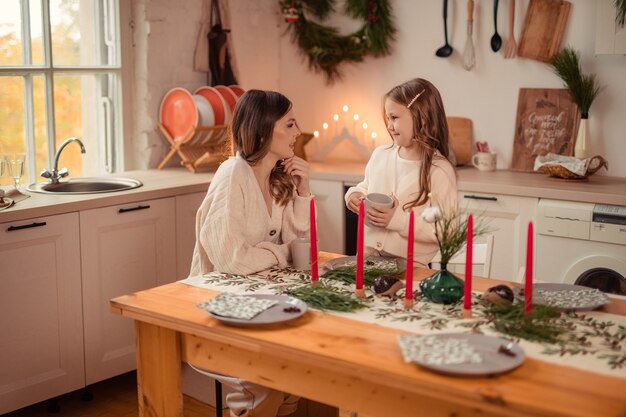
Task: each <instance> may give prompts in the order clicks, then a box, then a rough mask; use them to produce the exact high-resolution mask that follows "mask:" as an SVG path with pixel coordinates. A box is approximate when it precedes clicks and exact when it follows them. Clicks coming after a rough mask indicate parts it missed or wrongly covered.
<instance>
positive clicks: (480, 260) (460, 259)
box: [429, 235, 493, 278]
mask: <svg viewBox="0 0 626 417" xmlns="http://www.w3.org/2000/svg"><path fill="white" fill-rule="evenodd" d="M484 239H485V242H484V243H474V245H473V246H472V247H473V250H472V255H473V256H472V265H482V266H483V270H482V272H479V273H478V274H477V275H480V276H481V277H485V278H489V277H490V275H491V256H492V255H493V235H486V236H485V237H484ZM440 259H441V255H440V254H439V253H437V255H435V257H434V258H433V260H432V261H430V264H429V266H430V267H431V268H433V267H434V268H436V267H439V266H440V263H439V261H440ZM455 267H456V268H455ZM464 267H465V247H463V248H462V249H461V250H460V251H459V252H458V253H457V254H456V255H454V256H453V257H452V259H450V262H448V269H450V270H451V271H453V272H454V271H456V272H462V271H464V269H462V268H464Z"/></svg>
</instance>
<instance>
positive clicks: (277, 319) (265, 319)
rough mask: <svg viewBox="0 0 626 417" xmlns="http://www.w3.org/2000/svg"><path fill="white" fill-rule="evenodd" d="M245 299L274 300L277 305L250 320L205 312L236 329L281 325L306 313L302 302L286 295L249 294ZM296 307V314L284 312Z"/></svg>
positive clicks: (305, 306)
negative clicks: (236, 327)
mask: <svg viewBox="0 0 626 417" xmlns="http://www.w3.org/2000/svg"><path fill="white" fill-rule="evenodd" d="M246 297H254V298H257V299H261V300H276V301H278V303H277V304H274V305H273V306H272V307H270V308H268V309H267V310H265V311H262V312H261V313H259V314H257V315H256V316H254V317H253V318H251V319H250V320H243V319H236V318H233V317H224V316H219V315H217V314H213V313H211V312H210V311H207V313H209V315H210V316H211V317H213V318H214V319H216V320H219V321H220V322H222V323H224V324H228V325H231V326H238V327H254V326H264V325H268V324H276V323H283V322H286V321H290V320H293V319H297V318H298V317H300V316H302V315H303V314H304V313H306V311H307V305H306V303H305V302H304V301H302V300H299V299H297V298H295V297H290V296H288V295H274V294H251V295H248V296H246ZM290 307H296V308H299V309H300V311H297V312H292V313H290V312H286V311H284V309H285V308H290Z"/></svg>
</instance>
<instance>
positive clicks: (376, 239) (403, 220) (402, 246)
mask: <svg viewBox="0 0 626 417" xmlns="http://www.w3.org/2000/svg"><path fill="white" fill-rule="evenodd" d="M437 155H438V156H440V157H441V154H439V153H437ZM399 158H400V157H399V155H398V147H397V146H395V145H394V146H392V147H390V146H389V145H384V146H380V147H378V148H376V149H375V150H374V152H373V153H372V156H371V157H370V160H369V162H368V163H367V166H366V168H365V178H364V179H363V181H362V182H360V183H359V184H357V185H356V186H354V187H351V188H350V189H348V191H347V193H346V195H345V200H346V203H347V201H348V199H349V198H350V195H351V194H352V193H355V192H360V193H363V194H365V195H367V194H368V193H383V194H387V195H390V194H392V193H394V194H395V195H396V197H397V198H398V200H399V202H400V204H399V207H398V208H397V209H396V211H395V213H394V215H393V217H392V218H391V221H390V222H389V224H388V225H387V227H386V228H381V227H369V226H367V225H366V226H365V237H364V243H365V246H366V247H367V248H372V249H375V250H377V251H379V252H381V251H384V252H387V253H389V254H392V255H395V256H400V257H403V258H406V256H407V253H406V250H407V236H408V226H409V212H405V211H404V210H403V209H402V207H403V206H404V204H405V203H408V202H409V201H412V200H414V199H415V198H416V197H417V194H418V193H419V190H420V185H419V176H420V171H419V170H420V167H421V161H406V160H400V159H399ZM407 164H412V167H411V168H409V170H408V172H409V174H408V175H407V174H406V172H407ZM399 165H403V166H402V167H399ZM399 171H403V172H405V174H404V175H402V176H399V175H398V172H399ZM411 171H412V172H411ZM430 190H431V198H430V199H429V201H427V202H426V204H424V205H421V206H417V207H415V208H414V211H415V229H414V240H415V245H414V252H413V259H414V260H415V262H418V263H420V264H422V265H426V264H428V262H430V261H431V260H432V258H433V256H434V255H435V254H436V253H437V251H438V249H439V246H438V245H437V239H436V237H435V225H434V223H426V222H425V221H424V220H423V219H422V217H421V214H422V211H424V209H425V208H426V207H429V206H430V205H431V204H432V205H433V206H439V207H441V208H442V209H444V208H445V209H449V208H454V209H456V206H457V187H456V173H455V172H454V167H453V166H452V164H450V162H448V161H447V160H446V159H444V158H443V157H441V158H437V157H435V158H434V159H433V163H432V166H431V168H430Z"/></svg>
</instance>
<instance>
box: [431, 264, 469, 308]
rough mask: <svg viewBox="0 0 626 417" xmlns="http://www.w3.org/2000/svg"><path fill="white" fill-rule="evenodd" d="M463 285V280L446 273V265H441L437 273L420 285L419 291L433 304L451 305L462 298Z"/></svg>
mask: <svg viewBox="0 0 626 417" xmlns="http://www.w3.org/2000/svg"><path fill="white" fill-rule="evenodd" d="M463 285H464V282H463V280H462V279H460V278H457V277H456V276H455V275H454V274H453V273H452V272H450V271H448V269H447V265H446V264H442V265H441V269H440V270H439V271H437V273H435V274H434V275H433V276H431V277H428V278H426V279H425V280H423V281H422V282H421V283H420V291H421V292H422V296H424V297H426V298H427V299H428V300H430V301H432V302H434V303H438V304H452V303H456V302H457V301H459V300H460V299H461V298H463Z"/></svg>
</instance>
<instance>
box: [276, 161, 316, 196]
mask: <svg viewBox="0 0 626 417" xmlns="http://www.w3.org/2000/svg"><path fill="white" fill-rule="evenodd" d="M282 164H283V168H284V169H285V172H286V173H287V174H289V175H291V177H292V178H293V183H294V184H295V185H296V191H297V192H298V195H299V196H300V197H307V196H310V195H311V188H310V187H309V164H308V162H307V161H305V160H304V159H302V158H300V157H298V156H295V155H294V156H292V157H291V158H287V159H283V162H282Z"/></svg>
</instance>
